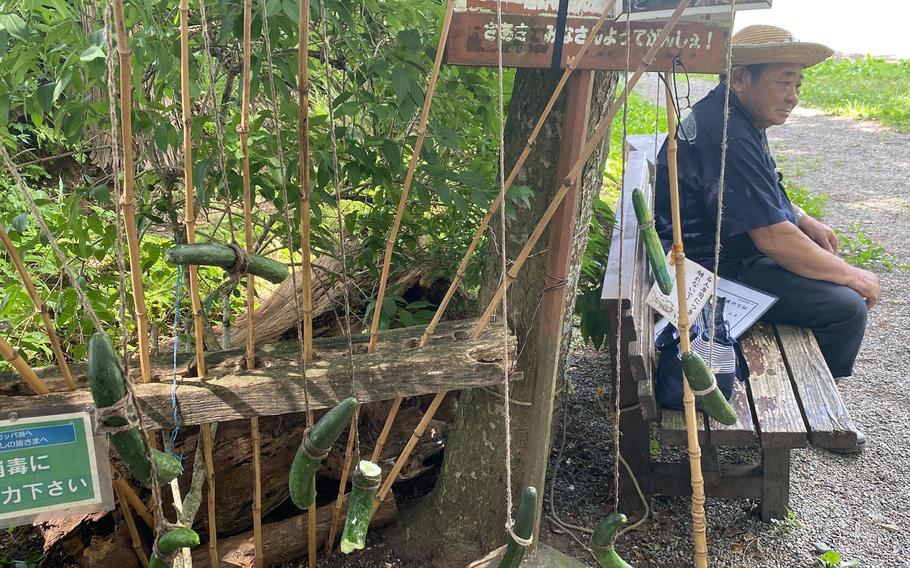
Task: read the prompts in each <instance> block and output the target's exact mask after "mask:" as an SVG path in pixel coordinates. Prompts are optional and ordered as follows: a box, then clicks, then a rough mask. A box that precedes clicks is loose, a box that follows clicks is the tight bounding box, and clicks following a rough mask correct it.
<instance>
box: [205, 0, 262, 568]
mask: <svg viewBox="0 0 910 568" xmlns="http://www.w3.org/2000/svg"><path fill="white" fill-rule="evenodd" d="M263 17H264V18H265V17H267V15H266V14H263ZM252 21H253V2H252V0H244V1H243V67H242V71H241V83H242V91H241V103H240V128H239V131H240V149H241V151H242V154H243V155H242V168H243V171H242V174H243V234H244V244H245V247H246V250H248V251H252V250H253V248H254V247H255V244H254V242H253V193H252V184H251V182H250V145H249V135H250V66H251V64H250V43H251V35H252V31H251V26H252ZM255 293H256V278H255V277H254V276H253V275H252V274H247V275H246V313H247V314H248V318H247V334H246V368H247V369H255V368H256V330H255V325H254V322H253V317H252V315H253V310H254V303H255ZM250 434H251V436H252V440H253V448H252V450H253V503H252V506H251V507H252V515H253V540H254V543H255V562H256V566H257V568H260V567H261V566H262V468H261V467H260V451H261V438H260V434H259V417H257V416H254V417H253V418H250ZM209 522H210V524H211V521H209ZM212 565H213V566H217V563H216V562H215V560H214V559H213V561H212Z"/></svg>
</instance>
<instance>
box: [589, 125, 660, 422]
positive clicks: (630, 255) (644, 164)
mask: <svg viewBox="0 0 910 568" xmlns="http://www.w3.org/2000/svg"><path fill="white" fill-rule="evenodd" d="M663 139H664V135H661V136H660V137H658V138H657V139H656V140H655V137H654V135H640V136H629V137H628V138H627V139H626V147H625V152H626V168H625V175H624V178H623V186H622V193H621V194H620V197H619V199H620V203H621V205H620V204H617V206H616V216H617V221H616V225H615V226H614V227H613V238H612V241H611V243H610V256H609V259H608V261H607V270H606V274H605V275H604V282H603V291H602V293H601V301H602V304H603V306H604V307H605V308H606V309H607V310H608V313H610V314H611V322H610V323H611V327H612V331H611V334H610V335H611V337H610V341H611V342H615V339H616V319H615V318H616V313H617V311H619V312H620V313H621V314H622V316H621V317H622V326H621V327H622V330H621V331H622V337H621V338H620V344H621V347H620V353H621V360H620V364H621V372H622V375H623V377H624V378H625V377H627V376H629V375H630V374H631V376H632V377H633V378H634V379H635V380H636V381H638V395H639V403H640V404H641V411H642V414H643V416H644V417H645V418H646V419H657V418H658V417H659V414H658V406H657V403H656V401H655V399H654V380H653V379H654V377H653V369H654V364H655V361H654V318H653V314H652V312H651V308H650V307H649V306H648V305H647V304H646V303H645V301H644V300H645V297H647V295H648V291H649V290H650V289H651V284H652V282H653V280H652V277H651V268H650V266H648V262H647V258H646V257H645V251H644V246H643V244H642V242H641V239H640V238H639V231H638V221H637V219H636V218H635V210H634V209H633V207H632V190H633V189H635V188H640V189H641V190H642V193H643V194H644V196H645V201H646V202H647V204H648V206H649V207H650V206H651V204H652V202H653V198H654V162H655V156H656V153H657V150H658V149H659V148H660V144H663ZM620 215H622V217H621V218H620ZM620 247H622V248H621V250H622V254H621V256H622V264H621V265H620ZM615 354H616V346H615V344H614V345H613V349H612V351H611V355H612V356H615ZM623 369H625V371H623ZM614 370H615V365H614Z"/></svg>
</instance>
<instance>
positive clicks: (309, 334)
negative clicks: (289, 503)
mask: <svg viewBox="0 0 910 568" xmlns="http://www.w3.org/2000/svg"><path fill="white" fill-rule="evenodd" d="M297 35H298V41H297V93H298V96H299V98H300V101H299V107H298V111H297V150H298V152H299V159H298V166H297V167H298V171H299V176H300V274H301V276H302V277H303V309H302V311H303V361H304V369H303V373H304V381H306V365H307V364H309V363H311V362H312V361H313V275H312V262H311V258H312V243H311V242H310V111H309V106H310V105H309V101H310V78H309V57H310V55H309V53H310V52H309V43H310V40H309V38H310V2H309V0H300V13H299V20H298V28H297ZM307 402H308V404H307V425H308V426H312V425H313V412H312V411H311V410H309V401H307ZM315 484H316V479H315V478H313V485H314V486H315ZM313 493H314V494H315V493H316V491H315V489H314V491H313ZM316 523H317V520H316V504H315V502H314V503H313V506H311V507H310V508H309V509H308V510H307V559H308V564H309V567H310V568H316Z"/></svg>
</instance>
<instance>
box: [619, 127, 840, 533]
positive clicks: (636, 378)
mask: <svg viewBox="0 0 910 568" xmlns="http://www.w3.org/2000/svg"><path fill="white" fill-rule="evenodd" d="M662 139H663V137H661V138H660V139H659V140H655V137H654V136H653V135H650V136H630V137H629V138H628V140H627V145H626V155H627V162H626V173H625V179H624V181H623V191H622V195H621V197H620V199H623V200H624V203H625V204H624V206H623V208H622V212H623V218H622V219H618V220H617V223H616V227H615V228H614V232H613V241H612V243H611V249H610V257H609V261H608V266H607V271H606V274H605V276H604V285H603V294H602V300H603V306H604V307H605V308H606V310H607V311H608V313H609V317H610V322H611V327H612V328H613V329H614V331H613V332H611V334H610V336H611V342H613V345H612V346H611V351H610V354H611V358H612V359H615V356H616V353H617V350H616V345H615V341H616V333H615V328H616V323H615V322H617V319H616V318H617V311H620V312H621V314H622V326H621V327H622V330H621V331H622V337H621V338H620V339H619V340H620V346H619V353H620V361H619V362H620V374H619V376H620V379H621V382H620V385H621V386H620V406H621V408H623V409H624V410H623V412H622V413H621V416H620V429H621V431H622V438H621V443H620V451H621V453H622V455H623V457H624V458H625V460H626V462H627V463H628V464H629V466H630V468H631V469H632V471H633V472H634V475H635V477H636V479H637V480H638V482H639V484H640V485H641V488H642V490H643V491H644V492H645V493H646V494H649V495H668V496H682V495H691V486H690V484H689V465H688V463H661V462H659V461H657V460H656V459H654V458H652V456H651V453H652V452H651V449H652V448H651V445H652V444H651V433H650V431H651V428H650V425H651V424H656V425H657V427H658V428H657V429H658V431H659V443H660V444H661V446H664V447H666V446H685V445H686V427H685V418H684V415H683V412H682V411H679V410H670V409H662V408H660V407H659V406H658V405H657V403H656V401H655V397H654V376H655V367H656V364H657V358H656V356H655V352H654V321H655V317H654V314H653V313H652V311H651V308H650V307H649V306H648V305H647V304H646V303H645V302H644V298H645V296H646V295H647V294H648V291H649V289H650V287H651V284H652V281H653V280H652V278H651V272H650V267H649V266H648V262H647V260H646V258H645V254H644V247H643V246H642V244H641V242H640V240H639V232H638V226H637V222H636V219H635V213H634V210H633V208H632V204H631V193H632V189H633V188H636V187H639V188H642V191H643V192H644V193H645V196H646V199H647V200H649V202H650V200H651V199H652V197H653V191H654V161H655V160H654V156H655V150H656V149H659V145H658V146H655V144H660V143H662ZM617 210H619V208H617ZM620 227H622V228H623V231H622V237H621V236H620ZM620 247H622V251H623V252H622V279H621V280H620V266H619V260H620V259H619V256H620V255H619V250H620ZM740 339H741V342H742V345H743V351H744V352H745V355H746V359H747V360H748V363H749V367H750V369H751V372H752V376H751V379H750V380H749V381H748V382H747V383H745V384H744V383H742V382H740V381H736V387H735V392H734V395H733V398H732V400H731V403H732V404H733V407H734V408H735V409H736V412H737V414H738V416H739V420H738V421H737V423H736V424H734V425H733V426H724V425H722V424H719V423H717V422H715V421H714V420H711V419H709V418H708V417H707V416H706V415H704V414H702V413H699V415H698V424H699V440H700V442H701V444H702V453H703V457H702V471H703V474H704V478H705V494H706V495H707V496H708V497H720V498H733V499H743V498H746V499H759V500H761V504H762V507H761V515H762V518H763V519H764V520H766V521H767V520H768V519H771V518H782V517H784V516H785V515H786V509H787V502H788V496H789V483H790V449H791V448H802V447H806V445H807V444H810V443H811V444H813V445H814V446H817V447H826V448H845V447H851V446H854V445H855V444H856V430H855V428H854V427H853V424H852V421H851V419H850V416H849V414H848V413H847V409H846V407H845V405H844V403H843V400H842V399H841V396H840V393H839V392H838V389H837V386H836V385H835V383H834V380H833V378H832V377H831V373H830V372H829V371H828V368H827V366H826V365H825V361H824V359H823V358H822V354H821V351H819V348H818V345H817V343H816V341H815V336H814V335H813V334H812V332H811V331H810V330H808V329H803V328H798V327H794V326H789V325H769V324H764V323H759V324H757V325H756V326H754V327H753V328H752V329H751V330H750V331H749V332H747V333H746V334H745V335H744V336H743V337H742V338H740ZM615 371H616V361H615V360H614V361H613V376H614V377H615V376H616V372H615ZM749 447H753V448H757V449H758V450H759V451H758V452H753V455H760V459H758V458H756V459H755V460H754V461H755V463H721V462H720V460H719V459H718V452H717V449H718V448H749ZM742 453H743V454H749V452H742ZM620 503H621V505H620V510H622V511H623V512H626V513H627V514H628V513H629V512H631V513H635V512H640V511H641V500H640V498H639V497H638V495H637V493H636V491H635V488H634V485H633V484H632V481H631V479H630V478H629V476H628V472H627V471H625V470H624V471H623V472H622V475H621V478H620Z"/></svg>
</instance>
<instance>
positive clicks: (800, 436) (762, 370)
mask: <svg viewBox="0 0 910 568" xmlns="http://www.w3.org/2000/svg"><path fill="white" fill-rule="evenodd" d="M742 347H743V353H745V355H746V360H747V361H748V363H749V369H750V371H751V372H752V376H751V377H750V378H749V393H750V395H751V401H752V407H753V408H754V409H755V416H756V417H757V419H758V432H759V436H760V438H761V445H762V447H763V448H803V447H805V446H806V444H807V443H808V438H807V436H806V426H805V424H804V423H803V415H802V412H801V411H800V409H799V404H798V403H797V402H796V395H795V394H794V393H793V387H792V386H791V385H790V377H789V376H788V374H787V368H786V367H785V366H784V360H783V357H781V354H780V350H779V349H778V346H777V338H776V337H775V335H774V330H772V329H771V326H769V325H767V324H764V323H759V324H756V325H755V327H753V328H752V329H751V330H750V331H749V333H747V334H746V335H745V336H743V339H742Z"/></svg>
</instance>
